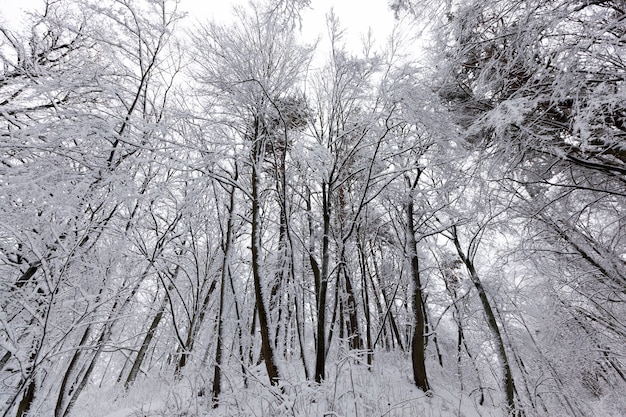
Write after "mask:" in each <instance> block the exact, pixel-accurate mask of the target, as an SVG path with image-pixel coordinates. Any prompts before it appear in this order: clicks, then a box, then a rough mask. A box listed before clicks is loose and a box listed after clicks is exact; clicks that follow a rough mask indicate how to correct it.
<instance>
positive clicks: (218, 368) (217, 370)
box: [211, 174, 237, 408]
mask: <svg viewBox="0 0 626 417" xmlns="http://www.w3.org/2000/svg"><path fill="white" fill-rule="evenodd" d="M233 181H237V175H236V174H235V178H234V179H233ZM234 215H235V188H234V187H233V188H232V189H231V190H230V205H229V208H228V220H227V222H226V238H225V240H224V241H223V243H222V245H223V246H222V248H223V250H222V252H223V253H224V260H223V262H222V273H221V280H220V300H219V312H218V317H217V346H216V347H215V367H214V369H213V388H212V394H211V399H212V401H213V407H214V408H215V407H217V406H218V404H219V402H218V401H219V397H220V393H221V381H222V346H223V344H224V340H223V338H224V293H225V289H226V279H227V278H228V277H229V275H230V250H231V244H232V241H233V227H234V226H233V217H234Z"/></svg>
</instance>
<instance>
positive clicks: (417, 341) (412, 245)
mask: <svg viewBox="0 0 626 417" xmlns="http://www.w3.org/2000/svg"><path fill="white" fill-rule="evenodd" d="M413 210H414V208H413V201H412V200H411V201H409V202H407V203H406V215H407V231H406V233H407V238H408V239H407V244H408V253H409V260H410V264H411V276H412V278H413V314H414V317H415V329H414V331H413V340H412V350H411V359H412V361H413V378H414V379H415V385H417V387H418V388H419V389H421V390H422V391H424V392H428V391H430V385H429V384H428V377H427V375H426V358H425V356H426V355H425V353H426V345H425V334H424V331H425V327H426V317H425V315H424V307H423V297H422V282H421V279H420V270H419V258H418V256H417V241H416V240H415V222H414V220H413V214H414V213H413Z"/></svg>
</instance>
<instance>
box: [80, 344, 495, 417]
mask: <svg viewBox="0 0 626 417" xmlns="http://www.w3.org/2000/svg"><path fill="white" fill-rule="evenodd" d="M362 359H363V358H359V357H355V356H345V357H343V358H342V359H339V360H336V361H331V362H329V363H328V377H327V379H326V381H324V382H323V383H322V384H315V383H314V382H312V381H307V380H306V379H305V378H303V376H302V375H301V373H302V372H301V368H302V367H301V366H298V364H297V363H293V364H284V365H283V368H282V372H283V375H284V377H283V378H284V382H283V387H282V390H283V392H279V390H278V389H276V388H271V387H270V386H269V384H268V383H267V376H266V375H265V372H264V367H263V365H262V364H261V365H259V366H257V367H256V368H254V369H252V370H250V371H249V375H248V380H247V387H246V386H244V385H243V381H242V380H241V378H240V376H237V377H236V378H228V377H227V378H225V379H224V384H223V387H222V390H223V394H222V396H221V400H220V405H219V407H217V408H212V407H211V404H210V392H209V390H210V378H211V375H212V372H208V375H204V378H206V380H205V379H203V378H202V377H198V378H196V380H195V381H194V380H192V378H183V379H182V380H180V381H179V382H178V383H177V384H176V385H172V384H171V379H169V378H168V380H167V381H166V379H165V378H164V379H163V380H162V381H159V380H145V381H143V382H142V383H140V384H138V385H137V386H135V387H134V388H133V389H131V390H130V391H129V392H128V393H126V394H123V395H122V394H121V390H119V389H118V388H116V387H114V388H111V389H108V390H107V389H104V388H102V389H99V390H94V391H91V392H89V393H88V394H86V395H85V398H84V400H83V401H82V402H81V404H78V405H77V407H76V409H75V411H74V413H73V415H74V416H91V417H100V416H103V417H156V416H162V417H165V416H168V417H182V416H189V417H191V416H194V417H204V416H215V417H218V416H229V417H234V416H242V417H243V416H246V417H247V416H250V417H266V416H267V417H269V416H292V417H294V416H297V417H309V416H319V417H325V416H328V417H344V416H345V417H370V416H377V417H403V416H412V417H416V416H421V417H496V416H504V414H505V413H504V412H503V410H502V409H499V408H497V407H495V406H493V405H489V406H488V405H487V404H486V403H485V405H482V406H481V405H479V404H478V398H477V397H478V395H477V393H469V392H463V391H462V389H461V387H460V386H458V384H457V385H454V384H450V382H449V381H450V380H454V379H455V378H454V377H453V376H452V375H444V374H443V373H437V371H436V370H434V369H433V372H431V386H432V387H433V390H432V394H431V395H425V394H424V393H423V392H422V391H420V390H419V389H417V388H416V387H415V385H414V384H413V381H412V370H411V363H410V358H409V357H408V356H407V355H406V354H400V353H383V352H378V353H377V355H376V358H375V360H374V363H373V365H372V366H371V367H368V366H367V364H366V363H363V362H362ZM290 365H291V366H290ZM233 375H234V373H233ZM226 376H228V372H227V373H226ZM207 380H209V381H207ZM203 390H204V393H203V394H204V395H202V394H201V395H198V394H199V393H202V392H203Z"/></svg>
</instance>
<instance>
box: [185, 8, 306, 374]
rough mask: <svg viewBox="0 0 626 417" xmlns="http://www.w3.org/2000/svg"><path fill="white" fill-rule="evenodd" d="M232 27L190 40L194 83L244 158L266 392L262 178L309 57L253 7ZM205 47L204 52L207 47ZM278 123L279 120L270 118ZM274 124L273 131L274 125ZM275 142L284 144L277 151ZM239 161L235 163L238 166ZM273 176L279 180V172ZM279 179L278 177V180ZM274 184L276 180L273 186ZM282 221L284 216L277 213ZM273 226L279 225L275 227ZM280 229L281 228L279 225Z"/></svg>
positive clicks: (281, 25) (270, 367)
mask: <svg viewBox="0 0 626 417" xmlns="http://www.w3.org/2000/svg"><path fill="white" fill-rule="evenodd" d="M236 18H237V21H236V23H235V25H234V26H232V27H225V26H220V25H218V24H216V23H210V24H208V25H206V26H204V27H203V28H202V29H201V31H200V33H199V34H198V35H197V36H196V44H197V45H198V50H197V52H198V59H197V60H196V64H197V70H196V74H195V75H196V77H197V78H198V81H199V83H200V86H201V91H202V93H203V94H205V95H206V96H207V97H206V98H208V99H210V98H212V97H216V96H218V95H219V96H220V99H221V102H220V104H219V105H218V106H217V107H216V110H218V111H220V112H222V114H224V117H221V118H217V120H216V122H215V123H218V124H222V125H224V126H228V129H229V130H230V132H232V133H234V134H235V136H234V137H231V138H229V139H230V140H232V141H233V143H236V144H237V147H238V148H239V149H240V150H241V151H243V152H244V153H245V154H246V157H245V159H243V161H244V162H245V166H246V168H247V175H248V181H249V188H245V189H242V191H244V192H245V194H246V196H247V198H248V204H249V205H248V207H249V210H250V254H251V273H252V279H253V288H254V295H255V304H256V314H257V317H258V319H259V327H260V330H261V341H262V342H261V344H262V349H261V351H262V357H263V360H264V361H265V365H266V369H267V373H268V377H269V379H270V382H271V383H272V384H273V385H277V384H278V383H279V379H280V376H279V373H278V366H277V363H276V361H277V359H276V357H275V352H274V343H273V341H272V340H271V338H272V331H271V329H272V328H273V327H274V325H275V323H271V322H270V314H269V311H268V298H267V296H266V294H265V292H266V291H267V280H268V279H269V277H270V276H272V275H273V274H274V272H272V271H270V270H269V269H268V268H267V266H268V265H267V263H266V262H265V258H266V255H264V252H265V249H264V247H265V245H264V242H263V235H264V232H265V230H264V224H265V221H264V217H265V215H266V214H267V212H266V211H265V210H264V203H265V198H264V187H265V184H264V178H265V172H266V168H265V165H266V161H267V160H268V158H269V157H271V155H272V153H274V156H276V157H278V159H282V158H284V156H280V154H278V153H276V152H285V151H281V150H280V149H281V147H283V146H284V147H285V149H286V147H287V138H286V137H285V136H284V135H283V134H282V133H279V132H280V131H276V130H278V129H283V130H284V131H286V130H288V129H289V128H290V127H291V126H289V125H288V124H287V123H285V122H286V117H287V115H286V114H284V113H283V111H284V110H285V109H284V108H283V107H281V105H280V103H281V100H285V99H287V97H288V96H289V95H290V94H291V93H292V92H293V91H294V88H295V87H296V85H297V82H298V80H299V78H300V77H301V74H302V72H303V70H304V68H305V66H306V64H307V62H308V59H309V58H308V54H309V52H308V50H307V49H306V48H302V47H299V46H298V45H297V44H296V42H295V39H294V37H293V35H291V34H290V33H289V31H288V27H287V26H285V22H283V21H282V20H281V19H280V15H279V14H277V13H273V12H271V11H270V12H265V11H264V10H261V9H259V8H257V7H253V9H252V11H251V13H247V12H245V11H244V10H243V9H236ZM207 44H208V45H210V48H207V47H206V45H207ZM276 116H278V117H276ZM278 120H280V121H281V123H280V126H277V125H275V123H276V122H277V121H278ZM281 141H282V142H283V143H282V144H281ZM241 156H242V154H239V155H236V156H235V157H237V158H239V157H241ZM275 172H280V167H278V169H277V170H276V171H275ZM278 178H280V177H278ZM279 182H281V181H280V179H279ZM281 212H282V213H283V217H284V215H285V211H284V209H281ZM279 223H280V222H279ZM282 224H283V225H284V221H283V222H282Z"/></svg>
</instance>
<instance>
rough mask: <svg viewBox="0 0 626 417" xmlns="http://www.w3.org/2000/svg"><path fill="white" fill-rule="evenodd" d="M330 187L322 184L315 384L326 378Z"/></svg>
mask: <svg viewBox="0 0 626 417" xmlns="http://www.w3.org/2000/svg"><path fill="white" fill-rule="evenodd" d="M329 190H330V185H329V184H322V212H323V213H322V218H323V231H324V235H323V236H322V268H321V271H320V277H319V285H318V292H317V343H316V347H315V382H317V383H321V382H322V381H323V380H324V378H326V296H327V294H326V293H327V292H328V264H329V262H330V213H331V205H330V196H329V193H330V192H329Z"/></svg>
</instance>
